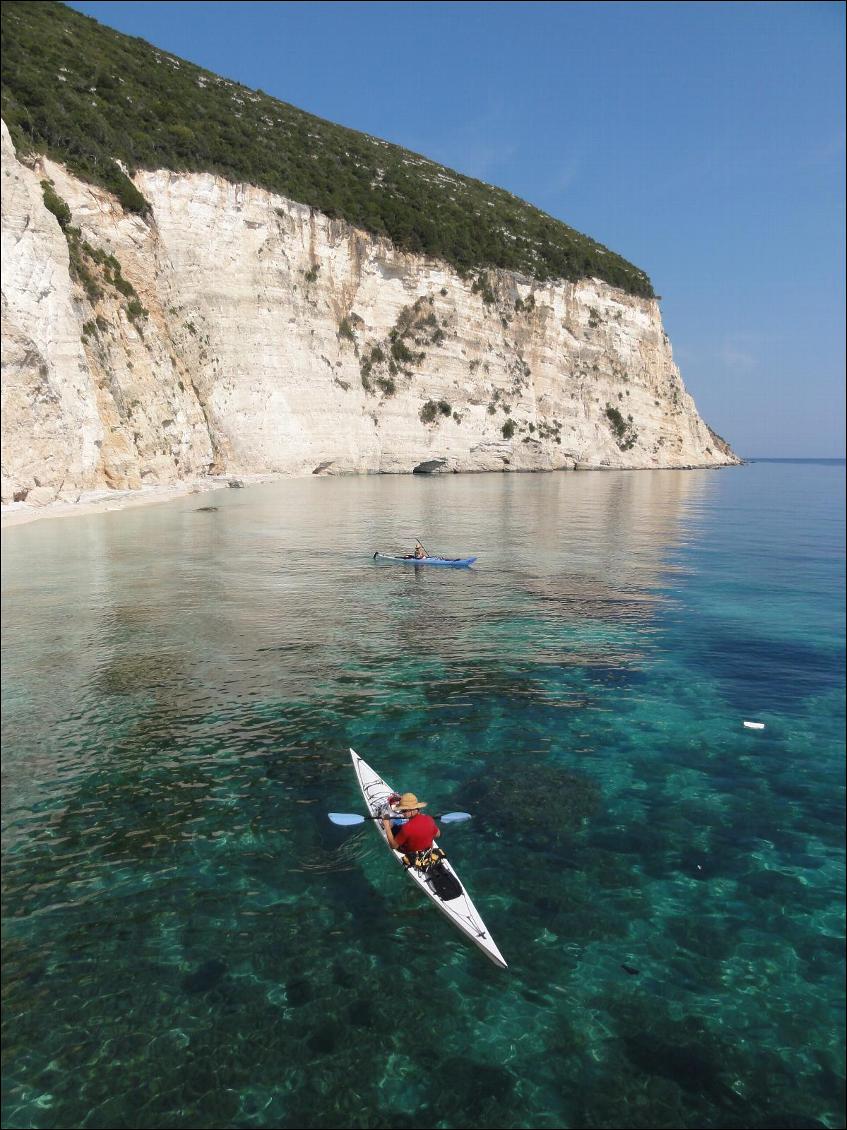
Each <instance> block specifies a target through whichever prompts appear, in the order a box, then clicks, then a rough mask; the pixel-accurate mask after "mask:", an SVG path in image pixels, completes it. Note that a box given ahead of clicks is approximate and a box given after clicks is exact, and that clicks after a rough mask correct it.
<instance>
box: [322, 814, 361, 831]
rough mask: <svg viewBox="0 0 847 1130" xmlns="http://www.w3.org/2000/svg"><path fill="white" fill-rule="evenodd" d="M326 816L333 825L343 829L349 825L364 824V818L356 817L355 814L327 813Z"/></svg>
mask: <svg viewBox="0 0 847 1130" xmlns="http://www.w3.org/2000/svg"><path fill="white" fill-rule="evenodd" d="M327 816H328V817H329V818H330V820H331V821H332V822H333V824H340V825H341V827H343V828H344V827H347V826H348V825H350V824H364V822H365V817H364V816H357V815H356V813H355V812H328V813H327Z"/></svg>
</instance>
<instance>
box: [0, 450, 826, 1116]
mask: <svg viewBox="0 0 847 1130" xmlns="http://www.w3.org/2000/svg"><path fill="white" fill-rule="evenodd" d="M843 478H844V476H843V467H841V468H831V467H830V468H813V469H811V470H810V469H809V468H802V467H793V466H792V467H780V466H778V465H771V466H764V465H757V466H754V467H748V468H741V469H737V470H731V471H724V472H722V473H720V474H716V473H713V472H655V473H641V474H627V473H617V472H611V473H594V472H589V473H580V474H562V475H544V476H505V475H504V476H497V475H480V476H468V477H463V476H445V477H438V478H426V477H419V476H415V477H398V478H386V477H379V478H376V477H374V478H368V477H363V478H350V479H337V480H333V479H323V478H315V479H309V480H297V481H288V482H281V483H276V484H269V485H266V486H261V487H255V488H251V489H249V490H245V491H228V492H220V493H219V495H218V496H217V497H216V503H217V506H218V509H217V510H216V511H208V510H201V509H199V508H198V501H197V499H196V498H186V499H183V500H179V501H177V502H175V503H172V504H170V505H168V506H162V507H154V508H149V509H138V510H130V511H126V512H124V513H118V514H108V515H97V516H90V517H80V518H78V519H74V520H73V521H65V522H45V523H36V524H33V525H31V526H23V527H17V528H14V529H12V530H11V531H9V532H8V534H7V535H6V536H5V538H4V554H3V594H4V595H3V599H4V623H3V655H4V685H3V715H2V735H3V747H4V789H3V801H2V804H3V809H2V811H3V846H4V853H5V867H4V878H3V893H4V906H5V915H6V917H5V927H4V943H3V944H4V968H5V970H6V976H7V980H6V988H5V989H4V1005H5V1008H4V1024H5V1027H6V1030H7V1032H8V1040H9V1051H8V1054H7V1064H8V1072H9V1075H8V1083H7V1086H6V1087H5V1089H4V1125H8V1126H44V1127H47V1126H56V1125H83V1124H84V1125H89V1126H96V1125H104V1126H105V1125H111V1126H166V1125H167V1126H174V1127H176V1126H186V1127H187V1126H229V1125H232V1126H336V1125H337V1126H369V1127H376V1126H382V1125H385V1126H391V1125H397V1124H398V1120H402V1124H404V1125H411V1126H432V1125H444V1126H447V1127H463V1126H472V1125H483V1124H484V1125H490V1126H499V1125H503V1126H513V1125H524V1126H532V1127H546V1126H561V1125H581V1126H586V1127H593V1126H626V1125H679V1126H701V1125H707V1124H708V1125H717V1124H721V1125H748V1124H751V1123H750V1121H749V1120H750V1119H752V1118H755V1119H758V1120H759V1121H761V1119H762V1118H766V1119H767V1118H770V1119H771V1120H772V1123H773V1124H775V1122H773V1120H778V1119H780V1118H782V1119H785V1118H788V1119H790V1118H793V1117H794V1113H795V1112H798V1111H799V1112H801V1113H802V1114H803V1117H806V1118H809V1117H810V1112H812V1113H813V1115H814V1117H815V1118H817V1119H818V1121H819V1124H821V1125H835V1123H836V1120H837V1117H838V1115H837V1110H838V1107H837V1102H838V1098H837V1096H838V1093H839V1087H840V1086H842V1085H843V1067H842V1052H843V1034H842V1033H841V1030H840V1029H839V1027H838V1024H839V1021H838V1020H837V1016H838V1015H839V1013H838V1012H837V1011H834V1010H833V1005H834V1003H835V1002H838V1001H839V1000H840V999H841V996H842V990H841V988H840V985H841V982H840V980H839V977H840V976H841V967H840V961H841V956H842V949H841V948H840V947H841V945H842V942H841V939H842V938H843V913H842V910H841V903H840V896H839V894H838V892H839V891H840V889H841V887H840V885H839V884H840V883H841V882H842V879H843V859H844V852H843V825H842V819H841V803H842V797H843V768H842V762H841V758H840V743H841V741H842V740H843V732H844V724H843V718H844V711H843V675H842V670H843V668H842V666H841V664H843V651H844V640H843V633H842V634H838V633H839V631H841V625H842V624H843V619H842V620H838V619H834V618H833V610H834V609H835V610H836V611H838V608H837V607H836V603H837V602H838V601H841V602H842V603H841V605H840V607H843V579H842V578H843V505H841V500H843ZM839 507H840V508H839ZM416 538H420V539H421V540H422V541H423V543H424V544H425V545H426V546H427V549H428V550H429V551H430V552H433V553H442V554H445V555H448V556H455V555H463V554H476V555H477V556H478V558H479V561H478V563H477V565H476V566H475V567H474V568H472V569H470V570H464V569H463V570H440V569H426V568H422V567H417V568H415V567H407V566H387V565H377V564H375V563H374V562H373V561H372V560H371V555H372V554H373V552H374V551H375V550H377V549H379V550H382V551H383V552H403V551H409V550H410V549H411V547H412V545H413V544H414V541H415V539H416ZM751 716H752V717H755V718H760V719H762V720H764V721H766V723H767V729H766V730H765V731H763V732H761V733H760V734H756V735H753V734H751V732H749V731H747V732H745V731H743V730H742V729H741V726H740V722H741V719H742V718H743V717H751ZM351 744H352V745H354V746H356V747H357V748H358V749H359V750H360V751H361V752H362V753H363V754H364V755H365V756H366V757H369V759H370V760H372V761H373V762H374V764H375V765H376V766H377V767H378V768H379V769H381V770H382V771H383V772H384V773H385V775H386V777H387V778H388V779H389V780H390V781H392V783H394V784H395V785H397V786H398V787H403V788H413V789H414V790H415V791H416V792H418V794H419V795H422V794H426V795H427V796H428V797H429V798H430V799H431V802H432V805H433V811H436V812H437V811H439V810H440V811H444V810H447V809H450V808H461V809H469V810H471V811H473V813H474V820H473V821H472V822H471V823H470V824H468V825H463V826H462V827H461V829H450V830H449V831H447V832H446V833H445V842H446V843H447V846H448V850H449V851H450V852H451V855H452V856H453V858H454V860H455V861H456V862H457V865H458V866H459V867H460V869H461V872H462V875H463V877H464V878H465V880H466V882H467V883H468V885H469V886H470V888H471V890H472V892H473V894H474V896H475V897H476V898H477V901H478V903H479V905H480V909H481V910H482V912H483V913H484V915H485V917H486V918H487V920H488V922H489V925H490V927H491V929H492V932H493V933H494V936H495V937H496V938H497V941H498V943H499V944H500V946H501V948H502V949H503V951H504V953H506V955H507V958H509V960H510V971H509V973H508V975H507V976H506V978H505V979H504V977H503V975H502V974H498V972H497V971H496V970H493V969H489V968H488V967H487V966H486V964H485V963H484V960H483V961H478V960H477V959H476V957H475V955H474V953H473V952H472V951H471V949H470V947H467V946H465V945H464V943H463V942H462V940H461V939H460V938H459V937H458V936H456V937H454V936H453V935H452V933H451V931H450V929H449V926H448V925H447V924H445V923H444V922H443V920H442V919H441V918H440V916H438V915H436V914H434V913H433V912H432V911H431V908H428V907H426V906H421V903H420V900H419V899H418V897H417V895H416V893H415V892H414V891H413V890H411V889H407V887H409V886H410V885H409V884H405V883H404V881H403V877H402V875H400V874H399V873H396V872H395V869H393V867H392V863H391V860H390V859H388V858H387V857H386V853H384V851H383V850H381V849H380V844H379V843H378V841H377V838H376V837H375V836H373V834H372V833H371V831H370V829H369V828H367V827H365V828H363V829H359V830H353V831H346V832H345V831H343V830H341V829H337V828H334V827H332V826H331V825H329V824H328V822H327V821H326V818H325V812H326V811H327V810H328V809H336V810H338V809H344V808H349V809H350V811H356V810H357V809H358V807H359V803H360V798H359V797H358V796H357V790H356V788H355V783H354V781H353V775H352V772H351V771H350V768H349V759H348V757H347V753H346V750H347V747H348V746H349V745H351ZM633 970H634V971H635V972H632V971H633ZM389 986H395V987H402V988H403V989H404V990H408V995H409V998H410V1000H409V1004H408V1015H409V1023H411V1024H412V1025H413V1029H414V1030H415V1031H416V1032H419V1033H426V1032H431V1033H432V1038H431V1039H424V1038H422V1040H421V1045H420V1047H414V1048H410V1047H409V1046H408V1041H407V1040H405V1039H404V1038H403V1036H402V1034H401V1033H400V1032H398V1031H397V1025H396V1014H395V1012H394V1005H393V1000H394V998H393V997H392V995H391V993H389V992H388V991H387V989H388V987H389ZM353 1037H355V1038H353ZM745 1120H746V1121H745ZM810 1124H811V1123H810Z"/></svg>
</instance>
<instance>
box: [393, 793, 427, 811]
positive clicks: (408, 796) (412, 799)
mask: <svg viewBox="0 0 847 1130" xmlns="http://www.w3.org/2000/svg"><path fill="white" fill-rule="evenodd" d="M397 807H398V808H400V809H404V808H426V801H425V800H418V798H417V797H416V796H415V794H414V793H403V795H402V796H401V797H400V803H399V804H398V805H397Z"/></svg>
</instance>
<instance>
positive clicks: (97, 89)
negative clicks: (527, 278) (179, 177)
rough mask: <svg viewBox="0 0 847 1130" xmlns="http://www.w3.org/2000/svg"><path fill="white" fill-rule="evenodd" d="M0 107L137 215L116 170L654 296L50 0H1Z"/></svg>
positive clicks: (526, 220) (338, 130) (634, 273)
mask: <svg viewBox="0 0 847 1130" xmlns="http://www.w3.org/2000/svg"><path fill="white" fill-rule="evenodd" d="M2 13H3V18H2V28H3V31H2V34H3V85H2V113H3V118H4V120H5V122H6V124H7V125H8V127H9V130H10V133H11V135H12V140H13V141H14V144H15V146H16V148H17V149H18V151H19V152H20V153H22V154H23V153H30V152H40V153H46V154H48V155H49V156H50V157H52V158H54V159H55V160H57V161H62V162H64V163H65V164H66V165H67V166H68V168H69V169H70V170H71V171H72V172H74V173H76V174H77V175H78V176H80V177H82V178H83V179H86V180H88V181H90V182H92V183H95V184H100V185H103V186H104V187H106V188H107V189H109V190H110V191H112V192H114V193H115V194H116V195H117V196H118V198H119V199H120V200H121V202H122V204H123V206H124V207H125V208H128V209H130V210H132V211H136V212H138V213H140V214H142V215H144V214H146V212H147V211H148V210H149V206H148V204H147V201H145V199H144V197H143V196H142V195H141V193H140V192H139V191H138V189H137V188H136V187H135V185H134V184H133V183H132V181H131V180H130V179H129V177H128V176H127V175H126V174H125V172H124V171H123V170H122V169H121V167H120V165H119V164H118V163H117V161H120V162H121V163H122V164H123V165H124V166H125V168H126V169H127V170H128V171H129V172H130V174H131V173H132V172H133V171H134V170H136V169H158V168H166V169H173V170H176V171H184V172H211V173H215V174H217V175H219V176H222V177H225V178H226V179H228V180H230V181H234V182H247V183H250V184H255V185H258V186H260V187H262V188H265V189H269V190H270V191H272V192H276V193H279V194H280V195H282V196H285V197H287V198H289V199H291V200H295V201H298V202H300V203H302V204H306V205H309V206H310V207H313V208H315V209H317V210H319V211H321V212H323V213H325V214H326V215H328V216H330V217H338V218H340V219H344V220H346V221H347V222H348V223H350V224H353V225H355V226H356V227H360V228H364V229H365V230H366V231H369V232H372V233H375V234H377V235H383V236H386V237H388V238H389V239H390V240H391V241H392V242H393V243H394V244H395V245H396V246H398V247H400V248H403V249H404V250H407V251H412V252H416V253H419V254H425V255H431V256H434V257H436V258H440V259H444V260H446V261H447V262H449V263H451V264H452V265H453V266H454V267H456V268H457V269H458V270H460V271H463V272H464V271H468V270H470V269H471V268H480V267H486V266H491V267H500V268H505V269H510V270H514V271H519V272H523V273H525V274H528V275H531V276H533V277H535V278H537V279H549V278H564V279H571V280H576V279H580V278H586V277H596V278H601V279H604V280H605V281H606V282H608V283H610V284H611V285H613V286H616V287H620V288H622V289H624V290H626V291H628V292H629V293H631V294H638V295H644V296H647V297H651V296H652V295H653V289H652V287H651V285H650V280H649V279H648V278H647V276H646V275H645V274H644V272H643V271H640V270H638V268H637V267H634V266H633V265H632V264H631V263H628V262H627V261H626V260H625V259H622V258H621V257H620V256H619V255H616V254H614V252H612V251H609V250H608V249H606V248H604V247H603V246H601V244H599V243H597V242H595V241H594V240H592V239H589V238H588V237H587V236H584V235H581V234H580V233H579V232H577V231H574V229H573V228H570V227H568V226H567V225H566V224H563V223H561V222H560V221H559V220H555V219H553V218H552V217H551V216H548V215H546V214H545V213H544V212H541V211H539V210H538V209H537V208H534V207H532V206H531V205H530V204H527V203H525V202H524V201H522V200H519V199H518V198H517V197H515V196H512V195H511V194H510V193H508V192H504V191H503V190H502V189H498V188H492V187H490V186H489V185H486V184H483V183H482V182H480V181H477V180H473V179H471V178H469V177H465V176H462V175H460V174H459V173H455V172H453V171H452V170H450V169H447V168H445V167H444V166H442V165H437V164H435V163H434V162H432V161H429V160H427V159H426V158H424V157H420V156H418V155H417V154H414V153H411V152H409V151H408V150H405V149H401V148H400V147H399V146H396V145H390V144H389V143H388V142H385V141H380V140H378V139H377V138H374V137H370V136H368V135H366V134H362V133H357V132H356V131H354V130H350V129H346V128H344V127H342V126H337V125H333V124H332V123H331V122H325V121H323V120H321V119H320V118H316V117H313V116H312V115H311V114H307V113H304V112H303V111H302V110H298V109H296V108H295V107H293V106H289V105H287V104H286V103H284V102H279V101H277V100H276V99H275V98H271V97H269V96H268V95H267V94H264V93H262V92H261V91H252V90H249V89H248V88H247V87H244V86H241V85H240V84H239V83H235V82H230V81H228V80H227V79H223V78H220V77H218V76H217V75H214V74H212V73H211V72H209V71H205V70H203V69H202V68H200V67H197V66H194V65H193V64H192V63H187V62H185V61H184V60H182V59H178V58H176V57H175V56H173V55H169V54H168V53H167V52H164V51H161V50H159V49H158V48H156V47H153V46H151V45H150V44H148V43H145V42H144V41H143V40H141V39H133V38H130V37H129V36H126V35H121V34H120V33H118V32H115V31H112V30H111V29H109V28H106V27H103V26H102V25H100V24H98V23H97V22H96V21H95V20H92V19H89V18H88V17H87V16H83V15H81V14H80V13H78V12H75V11H72V10H71V9H69V8H66V7H65V6H64V5H62V4H57V3H52V2H46V0H39V2H37V3H32V2H22V0H17V2H14V3H11V2H6V0H4V2H3V4H2Z"/></svg>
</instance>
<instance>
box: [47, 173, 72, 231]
mask: <svg viewBox="0 0 847 1130" xmlns="http://www.w3.org/2000/svg"><path fill="white" fill-rule="evenodd" d="M41 193H42V195H43V197H44V207H45V208H46V209H47V211H48V212H52V213H53V215H54V216H55V217H56V219H57V220H58V221H59V227H60V228H61V229H62V231H66V230H67V227H68V225H69V224H70V222H71V210H70V208H69V207H68V205H67V203H66V202H65V201H64V200H63V199H62V198H61V196H60V195H59V194H58V192H56V190H55V188H54V187H53V182H52V181H49V180H43V181H42V182H41Z"/></svg>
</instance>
